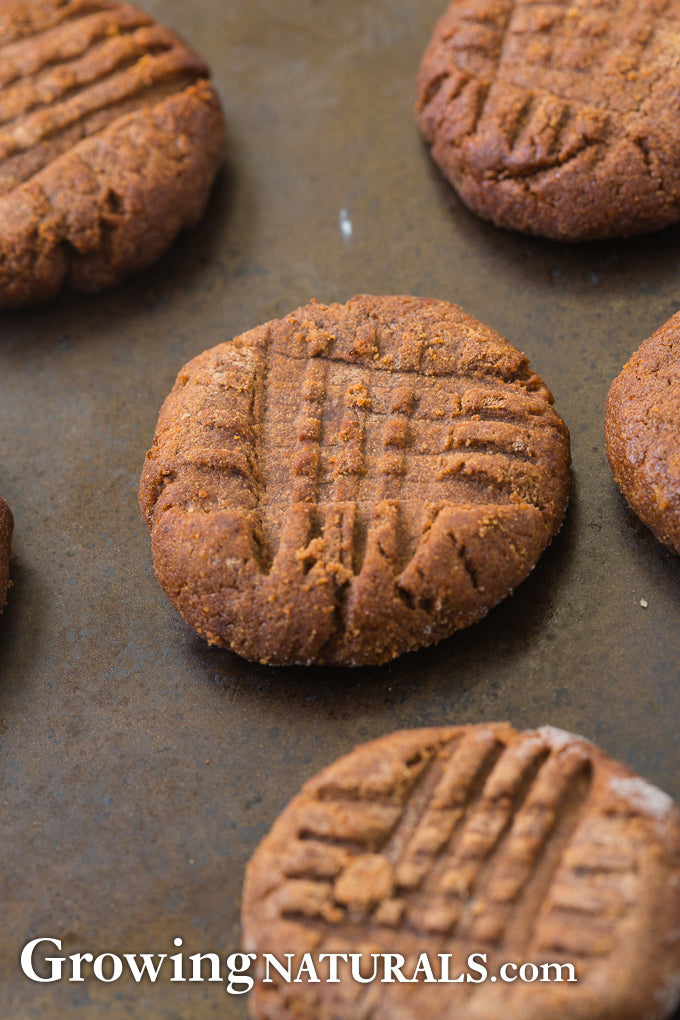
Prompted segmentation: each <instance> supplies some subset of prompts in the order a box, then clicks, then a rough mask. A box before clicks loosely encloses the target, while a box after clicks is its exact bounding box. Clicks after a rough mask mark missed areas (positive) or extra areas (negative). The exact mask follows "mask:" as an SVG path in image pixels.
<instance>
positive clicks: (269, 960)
mask: <svg viewBox="0 0 680 1020" xmlns="http://www.w3.org/2000/svg"><path fill="white" fill-rule="evenodd" d="M284 955H285V957H286V959H287V960H288V970H286V969H285V967H284V966H283V965H282V964H281V963H280V962H279V961H278V960H277V958H276V957H275V956H272V955H271V953H264V954H263V956H262V959H263V960H264V962H265V968H266V969H265V976H264V977H263V978H262V983H263V984H271V983H272V982H273V980H274V978H271V977H270V976H269V967H270V966H272V967H273V968H274V970H276V971H278V972H279V974H280V975H281V977H282V978H283V980H284V981H286V982H288V984H290V982H291V981H292V980H293V956H294V955H295V954H294V953H285V954H284Z"/></svg>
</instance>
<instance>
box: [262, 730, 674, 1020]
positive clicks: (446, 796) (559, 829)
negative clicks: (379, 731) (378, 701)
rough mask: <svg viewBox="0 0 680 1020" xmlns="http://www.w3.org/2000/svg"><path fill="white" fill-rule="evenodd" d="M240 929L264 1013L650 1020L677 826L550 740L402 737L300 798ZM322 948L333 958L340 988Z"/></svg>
mask: <svg viewBox="0 0 680 1020" xmlns="http://www.w3.org/2000/svg"><path fill="white" fill-rule="evenodd" d="M242 919H243V944H244V949H245V951H246V952H249V953H253V954H255V955H256V958H257V959H256V962H254V968H255V971H254V976H255V985H254V990H253V993H252V999H251V1009H252V1015H253V1017H254V1018H257V1020H264V1018H267V1020H293V1018H295V1020H364V1018H365V1017H369V1016H370V1017H371V1020H394V1018H397V1017H398V1018H399V1020H421V1018H422V1017H423V1016H432V1017H437V1018H438V1020H439V1018H442V1020H491V1018H493V1020H496V1018H499V1017H503V1018H504V1020H546V1017H560V1018H561V1020H643V1018H644V1020H660V1018H662V1017H665V1016H667V1015H668V1014H670V1013H671V1012H672V1011H673V1007H674V1005H675V1004H676V1003H677V1001H678V999H679V998H680V813H679V812H678V809H677V807H676V806H675V805H674V804H673V802H672V801H671V799H670V798H669V797H668V796H667V795H666V794H665V793H663V792H662V791H660V790H658V789H657V788H656V787H653V786H651V785H649V784H648V783H646V782H644V781H643V780H642V779H639V778H637V777H636V776H634V775H633V774H632V773H631V772H630V771H629V770H628V769H627V768H625V767H624V766H623V765H621V764H619V763H617V762H614V761H612V760H611V759H610V758H608V757H607V756H606V755H605V754H603V753H602V752H601V751H599V750H598V749H596V748H595V747H593V746H592V745H590V744H589V743H587V742H586V741H584V740H582V739H581V738H578V737H576V736H574V735H572V734H569V733H564V732H562V731H559V730H555V729H553V728H551V727H545V728H543V729H539V730H537V731H535V732H526V733H517V732H516V731H514V730H513V729H511V727H510V726H508V725H506V724H496V725H481V726H462V727H442V728H438V729H423V730H410V731H402V732H398V733H394V734H391V735H389V736H387V737H383V738H382V739H380V740H376V741H373V742H372V743H369V744H364V745H362V746H361V747H358V748H356V749H355V750H354V751H353V752H351V753H350V754H348V755H346V756H345V757H343V758H340V759H339V760H338V761H336V762H335V763H334V764H332V765H331V766H330V767H328V768H326V769H325V770H324V771H323V772H321V773H320V774H319V775H318V776H316V777H315V778H314V779H311V780H310V781H309V782H307V783H306V784H305V785H304V786H303V788H302V791H301V792H300V794H299V795H298V796H296V797H295V798H294V800H293V801H292V802H291V803H290V804H289V805H288V806H287V807H286V808H285V809H284V811H283V813H282V814H281V815H280V817H279V818H278V819H277V821H276V822H275V823H274V826H273V828H272V829H271V831H270V833H269V834H268V835H267V836H266V837H265V838H264V840H263V841H262V843H261V844H260V846H259V847H258V849H257V850H256V851H255V854H254V855H253V857H252V859H251V860H250V862H249V864H248V867H247V871H246V880H245V887H244V894H243V909H242ZM265 953H268V954H271V955H272V956H273V957H274V958H276V959H277V960H278V961H280V963H281V965H282V966H283V969H284V974H283V975H282V974H281V973H280V971H278V970H277V969H276V968H275V967H274V966H272V965H271V963H270V965H269V967H267V961H266V960H265V958H264V956H263V954H265ZM286 954H293V956H292V959H291V960H289V958H288V957H287V956H286ZM305 954H308V956H307V957H305ZM324 954H331V955H332V954H344V955H345V959H344V960H343V959H342V958H341V957H339V956H337V957H335V967H336V971H337V973H336V974H335V975H334V974H333V970H332V965H331V963H330V962H329V959H328V957H326V959H325V960H324V959H323V956H324ZM350 954H358V955H359V960H358V964H359V965H357V961H355V960H352V958H351V956H350ZM371 954H375V955H374V956H371ZM388 954H393V955H392V957H391V958H390V957H389V956H388ZM386 956H388V958H387V960H386V959H385V957H386ZM442 957H444V958H448V962H446V960H443V959H442ZM399 961H401V974H402V977H403V978H404V979H405V980H404V981H400V980H399V978H398V977H396V975H395V973H394V971H392V972H391V974H390V972H389V971H388V972H387V973H388V974H390V978H389V979H388V981H387V982H383V981H382V980H381V979H382V977H383V976H384V975H385V967H386V965H387V964H389V963H394V962H396V963H397V964H399ZM352 964H354V966H355V967H356V970H355V971H352ZM428 964H429V969H428ZM506 964H509V966H506V967H505V969H503V967H504V965H506ZM525 965H526V967H525ZM569 965H571V967H572V968H573V970H570V969H569ZM288 966H290V973H291V980H290V981H288V980H287V979H286V976H285V975H286V968H287V967H288ZM445 967H446V968H447V969H445ZM558 967H561V968H562V969H561V970H560V971H559V972H558V969H557V968H558ZM311 968H313V972H312V970H311ZM312 973H314V974H315V975H316V977H317V978H318V983H312V982H311V981H310V975H311V974H312ZM357 973H359V974H360V975H361V976H362V977H363V979H364V980H365V982H366V983H362V981H360V980H358V978H357V977H356V974H357ZM373 974H375V975H376V977H375V980H373V981H371V980H370V978H371V976H372V975H373ZM461 974H462V975H463V976H462V978H461V977H459V976H460V975H461ZM298 975H300V976H299V980H298V981H296V980H295V978H296V977H297V976H298ZM466 975H467V978H466ZM503 975H505V978H507V979H508V980H507V981H506V980H504V977H503ZM572 976H573V977H575V980H571V978H572ZM413 977H416V980H415V981H412V983H405V982H408V981H409V980H412V979H413ZM447 977H448V980H447ZM334 978H337V980H334ZM456 978H458V979H459V980H458V981H456V980H455V979H456Z"/></svg>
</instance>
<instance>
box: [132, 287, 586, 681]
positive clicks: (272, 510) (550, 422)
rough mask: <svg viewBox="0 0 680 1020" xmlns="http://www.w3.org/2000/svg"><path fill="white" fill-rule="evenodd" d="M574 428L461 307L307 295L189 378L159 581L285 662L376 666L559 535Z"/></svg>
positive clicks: (519, 569)
mask: <svg viewBox="0 0 680 1020" xmlns="http://www.w3.org/2000/svg"><path fill="white" fill-rule="evenodd" d="M568 466H569V439H568V432H567V429H566V426H565V425H564V424H563V422H562V421H561V419H560V418H559V417H558V415H557V414H556V413H555V411H554V409H553V407H552V397H551V394H550V392H549V391H548V389H547V388H546V387H545V385H544V384H543V383H542V382H541V380H540V379H539V378H538V377H537V376H536V375H534V374H533V373H532V371H531V369H530V367H529V364H528V361H527V359H526V358H525V357H524V355H522V354H520V353H519V351H517V350H516V349H515V348H514V347H512V346H511V345H510V344H509V343H508V342H507V341H506V340H505V339H504V338H503V337H501V336H500V335H499V334H498V333H495V332H494V331H493V330H492V329H489V328H488V327H487V326H484V325H483V324H482V323H480V322H478V321H477V320H476V319H473V318H472V317H471V316H469V315H466V314H465V312H463V311H462V309H460V308H459V307H457V306H456V305H451V304H447V303H446V302H443V301H434V300H427V299H423V298H410V297H358V298H354V299H353V300H352V301H350V302H349V303H348V304H347V305H330V306H325V305H322V304H318V303H317V302H312V303H310V304H309V305H306V306H305V307H303V308H300V309H298V310H297V311H296V312H293V313H292V314H291V315H289V316H287V317H286V318H284V319H280V320H277V321H273V322H269V323H267V324H266V325H264V326H261V327H259V328H257V329H253V330H251V331H250V332H249V333H245V334H243V335H242V336H240V337H237V338H236V339H235V340H234V341H233V342H232V343H226V344H221V345H220V346H218V347H215V348H214V349H212V350H210V351H206V352H205V353H204V354H201V355H200V356H199V357H197V358H195V359H194V360H193V361H191V362H189V364H188V365H186V366H185V368H184V369H183V370H182V371H181V372H180V374H179V377H178V379H177V382H176V384H175V387H174V389H173V391H172V393H171V394H170V396H169V397H168V399H167V400H166V402H165V404H164V406H163V409H162V411H161V414H160V418H159V422H158V426H157V429H156V435H155V438H154V442H153V446H152V449H151V451H150V452H149V454H148V455H147V461H146V465H145V468H144V472H143V475H142V482H141V489H140V505H141V508H142V511H143V513H144V516H145V518H146V521H147V523H148V526H149V528H150V530H151V534H152V549H153V557H154V566H155V569H156V574H157V577H158V580H159V581H160V584H161V586H162V587H163V589H164V590H165V591H166V593H167V594H168V595H169V597H170V598H171V600H172V601H173V603H174V604H175V606H176V607H177V609H178V610H179V612H180V613H181V614H182V616H183V617H184V618H185V620H187V622H188V623H189V624H190V625H191V626H192V627H193V628H194V629H195V630H196V631H197V632H198V633H199V634H201V635H203V636H204V637H205V638H207V639H208V640H209V641H210V642H212V643H214V644H218V645H223V646H226V647H229V648H231V649H233V650H234V651H235V652H238V653H239V654H240V655H243V656H245V657H246V658H249V659H256V660H259V661H262V662H268V663H273V664H284V663H314V662H316V663H326V664H340V665H360V664H364V663H377V662H384V661H386V660H388V659H391V658H393V657H394V656H396V655H399V654H400V653H402V652H405V651H408V650H409V649H414V648H418V647H420V646H422V645H427V644H432V643H434V642H436V641H439V640H440V639H441V638H444V637H446V636H448V635H449V634H451V633H452V632H453V631H455V630H456V629H457V628H459V627H464V626H466V625H467V624H470V623H472V622H473V621H475V620H478V619H479V618H480V617H482V616H484V615H485V613H486V612H487V611H488V610H489V608H490V607H491V606H493V605H495V604H496V603H497V602H498V601H499V600H500V599H502V598H503V597H504V596H505V595H507V594H508V593H509V592H511V591H512V589H513V588H514V587H515V586H516V585H517V584H518V583H519V582H520V581H521V580H522V579H523V578H524V577H525V576H526V574H527V573H528V572H529V570H530V569H531V568H532V566H533V565H534V563H535V562H536V560H537V558H538V557H539V555H540V553H541V552H542V551H543V549H544V548H545V546H546V545H547V544H548V543H549V541H550V540H551V538H552V537H553V535H554V534H555V532H556V531H557V530H558V528H559V526H560V524H561V521H562V518H563V514H564V510H565V506H566V502H567V497H568V490H569V471H568Z"/></svg>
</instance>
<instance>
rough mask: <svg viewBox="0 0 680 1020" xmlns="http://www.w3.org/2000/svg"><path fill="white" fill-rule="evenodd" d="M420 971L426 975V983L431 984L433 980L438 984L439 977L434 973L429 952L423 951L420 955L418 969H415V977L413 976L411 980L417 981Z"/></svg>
mask: <svg viewBox="0 0 680 1020" xmlns="http://www.w3.org/2000/svg"><path fill="white" fill-rule="evenodd" d="M420 973H423V974H425V975H426V977H425V984H431V983H432V982H433V981H434V982H435V984H436V982H437V979H436V977H435V976H434V973H433V972H432V964H431V963H430V961H429V959H428V956H427V953H421V954H420V956H419V957H418V962H417V964H416V969H415V970H414V971H413V977H412V978H411V981H417V980H418V975H419V974H420Z"/></svg>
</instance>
